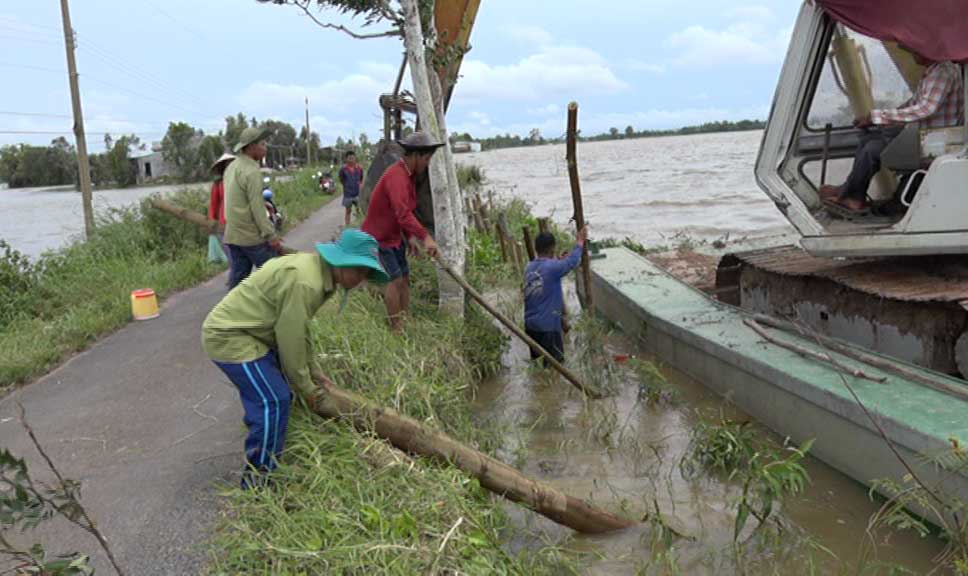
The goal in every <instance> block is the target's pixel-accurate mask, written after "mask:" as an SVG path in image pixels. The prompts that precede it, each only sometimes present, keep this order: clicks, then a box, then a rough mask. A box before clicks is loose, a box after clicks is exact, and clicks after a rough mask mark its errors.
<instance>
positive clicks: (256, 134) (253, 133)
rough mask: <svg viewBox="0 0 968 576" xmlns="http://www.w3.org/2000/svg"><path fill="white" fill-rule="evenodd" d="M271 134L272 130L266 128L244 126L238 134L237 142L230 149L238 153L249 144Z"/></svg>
mask: <svg viewBox="0 0 968 576" xmlns="http://www.w3.org/2000/svg"><path fill="white" fill-rule="evenodd" d="M271 135H272V130H269V129H268V128H259V127H257V126H252V127H251V128H246V129H245V130H243V131H242V135H241V136H239V143H238V144H236V145H235V148H232V151H233V152H235V153H236V154H238V153H239V152H241V151H242V149H243V148H245V147H246V146H248V145H249V144H252V143H253V142H258V141H259V140H265V139H267V138H269V136H271Z"/></svg>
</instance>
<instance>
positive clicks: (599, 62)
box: [456, 46, 628, 101]
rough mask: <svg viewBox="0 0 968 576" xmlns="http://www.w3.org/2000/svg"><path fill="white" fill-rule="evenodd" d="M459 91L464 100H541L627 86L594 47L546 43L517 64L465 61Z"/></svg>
mask: <svg viewBox="0 0 968 576" xmlns="http://www.w3.org/2000/svg"><path fill="white" fill-rule="evenodd" d="M461 72H462V78H461V81H460V85H459V88H458V90H457V92H456V94H457V97H459V98H461V99H464V100H484V99H490V100H495V101H499V100H503V101H542V100H549V99H553V98H572V97H577V96H581V95H589V94H613V93H616V92H621V91H623V90H626V89H627V88H628V85H627V84H626V83H625V82H623V81H622V80H620V79H619V78H618V77H617V76H616V75H615V73H614V72H612V70H611V68H610V67H609V65H608V62H607V61H606V60H605V58H603V57H602V56H601V55H599V54H598V53H597V52H595V51H594V50H590V49H588V48H582V47H578V46H547V47H544V48H542V49H541V50H540V51H538V52H536V53H534V54H532V55H530V56H527V57H525V58H523V59H521V60H519V61H518V62H517V63H514V64H506V65H491V64H487V63H486V62H482V61H480V60H465V61H464V65H463V67H462V71H461Z"/></svg>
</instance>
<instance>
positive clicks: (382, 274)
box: [316, 228, 390, 284]
mask: <svg viewBox="0 0 968 576" xmlns="http://www.w3.org/2000/svg"><path fill="white" fill-rule="evenodd" d="M379 247H380V245H379V244H377V241H376V238H374V237H373V236H370V235H369V234H367V233H366V232H363V231H362V230H357V229H356V228H347V229H346V230H343V234H342V235H340V238H339V240H338V241H337V242H332V243H328V244H316V250H318V251H319V254H320V255H321V256H322V257H323V259H324V260H326V262H327V263H329V265H330V266H334V267H336V268H369V269H370V281H371V282H375V283H377V284H386V283H387V282H389V281H390V276H389V275H388V274H387V273H386V271H385V270H384V269H383V266H382V265H381V264H380V252H379Z"/></svg>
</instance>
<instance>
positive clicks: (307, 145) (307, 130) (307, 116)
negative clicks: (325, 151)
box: [306, 96, 313, 166]
mask: <svg viewBox="0 0 968 576" xmlns="http://www.w3.org/2000/svg"><path fill="white" fill-rule="evenodd" d="M309 141H310V138H309V96H306V166H309V165H310V164H311V163H312V160H313V159H312V156H310V155H309Z"/></svg>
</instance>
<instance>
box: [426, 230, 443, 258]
mask: <svg viewBox="0 0 968 576" xmlns="http://www.w3.org/2000/svg"><path fill="white" fill-rule="evenodd" d="M423 249H424V252H426V253H427V254H428V255H429V256H430V257H431V258H436V257H437V256H439V255H440V247H439V246H437V242H436V241H435V240H434V239H433V237H432V236H431V235H430V234H428V235H427V236H426V237H424V239H423Z"/></svg>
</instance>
